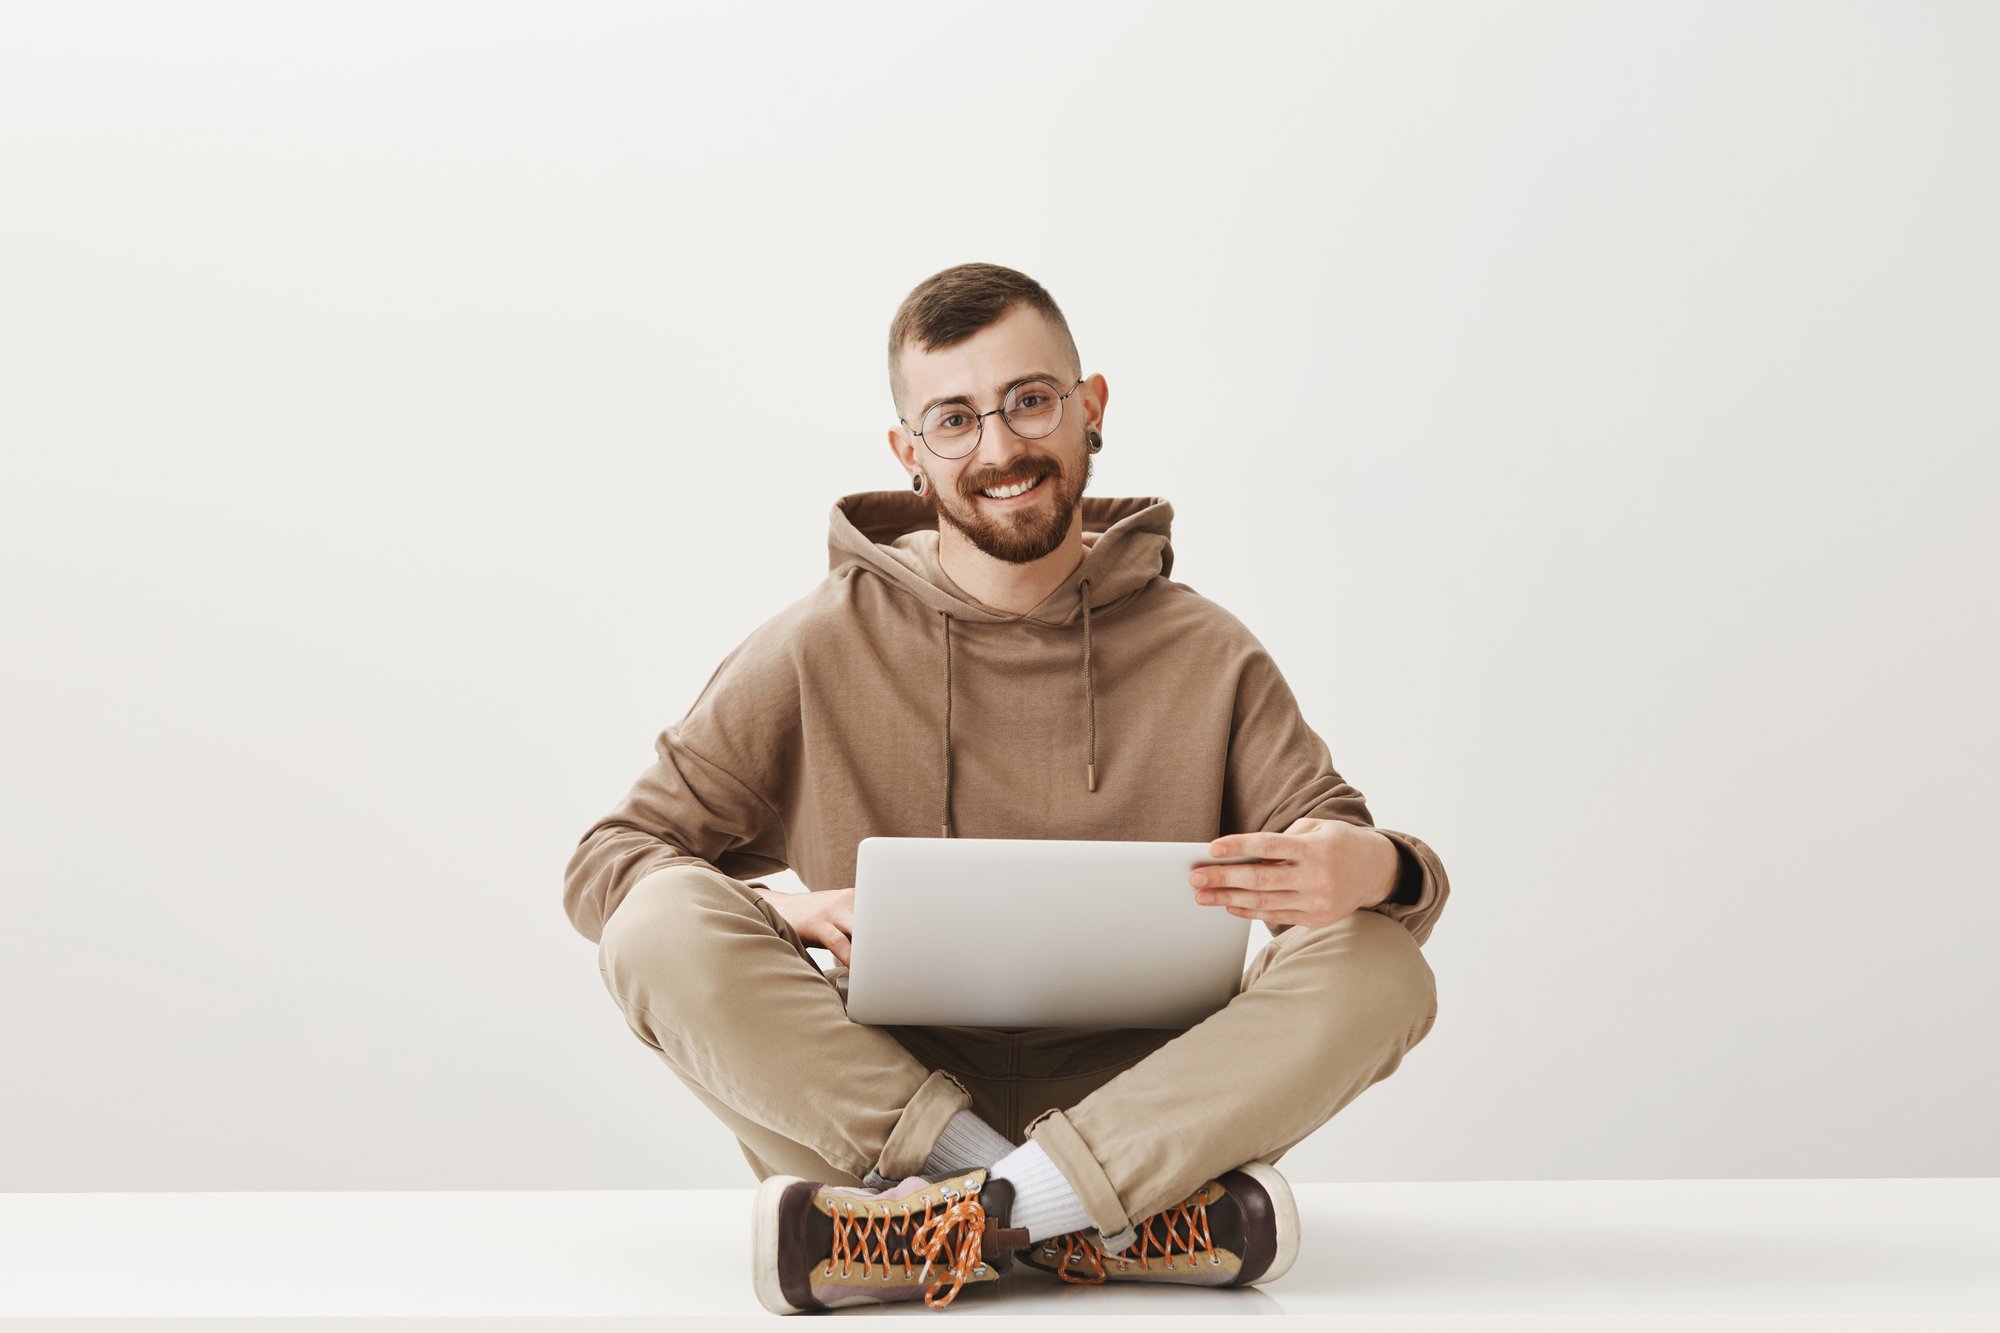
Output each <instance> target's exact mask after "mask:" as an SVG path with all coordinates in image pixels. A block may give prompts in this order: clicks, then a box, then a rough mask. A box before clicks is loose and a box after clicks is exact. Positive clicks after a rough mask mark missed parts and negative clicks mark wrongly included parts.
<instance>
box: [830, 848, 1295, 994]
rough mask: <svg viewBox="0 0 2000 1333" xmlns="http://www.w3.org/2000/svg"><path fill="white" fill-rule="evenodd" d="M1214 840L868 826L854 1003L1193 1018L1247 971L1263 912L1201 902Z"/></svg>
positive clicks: (852, 961)
mask: <svg viewBox="0 0 2000 1333" xmlns="http://www.w3.org/2000/svg"><path fill="white" fill-rule="evenodd" d="M1262 859H1263V858H1261V857H1255V856H1230V857H1216V856H1210V855H1209V854H1208V844H1207V843H1205V842H1096V841H1085V840H1077V839H1062V838H1047V839H1040V838H884V837H872V838H863V839H862V840H861V843H860V845H859V847H858V849H857V852H856V861H855V871H854V880H855V883H854V935H853V946H852V951H851V953H850V955H849V966H848V972H847V1013H848V1016H849V1017H850V1018H853V1019H854V1020H855V1021H856V1022H860V1023H873V1024H883V1023H888V1024H902V1025H915V1026H959V1027H1016V1028H1024V1027H1135V1028H1185V1027H1192V1026H1193V1025H1194V1024H1196V1023H1198V1022H1200V1021H1201V1020H1202V1019H1204V1018H1206V1017H1208V1015H1210V1014H1212V1013H1214V1012H1215V1011H1216V1010H1218V1009H1220V1008H1222V1007H1223V1006H1224V1005H1226V1004H1228V1003H1229V1001H1230V999H1231V998H1233V997H1234V996H1235V995H1236V993H1237V991H1238V989H1239V988H1240V987H1241V986H1242V982H1243V970H1244V962H1245V954H1246V953H1247V951H1248V947H1249V939H1250V919H1249V918H1248V917H1240V916H1232V915H1230V914H1229V913H1228V912H1227V911H1225V910H1224V909H1223V908H1221V907H1219V906H1213V905H1209V904H1203V903H1198V902H1196V901H1195V900H1194V890H1193V889H1192V888H1191V887H1189V885H1188V872H1189V871H1190V870H1192V869H1193V868H1194V867H1196V866H1198V865H1235V864H1241V863H1245V862H1256V861H1261V860H1262Z"/></svg>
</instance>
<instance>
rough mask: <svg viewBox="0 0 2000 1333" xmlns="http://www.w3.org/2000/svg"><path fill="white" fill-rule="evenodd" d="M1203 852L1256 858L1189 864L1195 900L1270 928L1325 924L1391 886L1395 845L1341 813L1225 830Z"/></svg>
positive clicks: (1379, 899)
mask: <svg viewBox="0 0 2000 1333" xmlns="http://www.w3.org/2000/svg"><path fill="white" fill-rule="evenodd" d="M1208 854H1209V855H1210V856H1260V857H1263V858H1264V864H1262V865H1240V866H1197V867H1196V868H1195V869H1194V871H1193V872H1192V873H1191V874H1190V875H1189V881H1188V882H1189V883H1190V884H1192V885H1194V886H1195V901H1196V902H1201V903H1217V904H1221V905H1222V906H1224V907H1226V908H1227V909H1228V911H1229V914H1230V915H1231V916H1247V917H1254V918H1256V919H1257V920H1259V921H1263V922H1266V923H1268V924H1270V925H1274V926H1330V925H1332V924H1333V923H1334V922H1336V921H1339V920H1341V919H1342V918H1343V917H1346V916H1349V915H1351V914H1353V913H1354V912H1356V911H1358V910H1359V909H1361V908H1364V907H1375V906H1378V905H1379V904H1381V903H1383V902H1385V901H1387V899H1388V897H1389V895H1390V894H1391V893H1393V892H1395V889H1396V871H1397V869H1398V865H1397V861H1398V857H1397V855H1396V844H1395V843H1393V842H1391V841H1390V840H1389V837H1388V835H1387V834H1385V833H1382V832H1381V831H1380V830H1378V829H1373V828H1368V827H1366V826H1364V825H1361V824H1350V823H1348V822H1347V821H1346V820H1344V819H1315V818H1312V817H1311V816H1307V817H1306V818H1304V819H1297V820H1293V821H1292V825H1291V827H1290V828H1287V829H1286V830H1285V831H1284V832H1283V833H1229V834H1224V835H1223V836H1222V837H1220V838H1217V839H1216V840H1215V841H1213V842H1211V843H1210V844H1209V845H1208Z"/></svg>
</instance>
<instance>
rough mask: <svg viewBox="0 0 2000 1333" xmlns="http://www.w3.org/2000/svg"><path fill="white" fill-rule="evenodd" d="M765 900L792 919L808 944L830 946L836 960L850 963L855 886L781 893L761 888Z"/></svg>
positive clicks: (791, 921) (794, 925)
mask: <svg viewBox="0 0 2000 1333" xmlns="http://www.w3.org/2000/svg"><path fill="white" fill-rule="evenodd" d="M758 892H759V893H760V894H762V895H763V898H764V901H765V902H767V903H769V904H771V906H772V907H774V908H776V909H777V911H778V915H779V916H781V917H783V918H785V920H786V921H789V922H790V923H791V926H792V929H793V930H796V931H797V932H798V933H799V938H800V939H802V940H804V941H805V942H806V943H807V944H817V945H818V946H819V947H820V948H822V949H830V950H832V951H833V956H834V959H835V961H836V962H838V963H839V964H840V965H841V966H842V967H846V966H848V965H849V964H848V956H847V955H848V950H849V941H850V940H851V939H852V938H853V935H854V890H853V889H851V888H847V889H815V890H812V891H810V892H807V893H779V892H778V891H777V890H776V889H759V890H758Z"/></svg>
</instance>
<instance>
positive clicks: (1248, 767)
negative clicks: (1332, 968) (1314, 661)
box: [1223, 641, 1451, 944]
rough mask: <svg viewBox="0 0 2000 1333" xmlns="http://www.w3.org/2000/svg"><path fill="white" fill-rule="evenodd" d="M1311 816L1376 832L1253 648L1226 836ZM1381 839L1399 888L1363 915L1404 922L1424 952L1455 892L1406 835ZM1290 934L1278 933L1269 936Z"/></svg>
mask: <svg viewBox="0 0 2000 1333" xmlns="http://www.w3.org/2000/svg"><path fill="white" fill-rule="evenodd" d="M1307 816H1311V817H1313V818H1317V819H1343V820H1346V821H1347V822H1348V823H1350V824H1359V825H1361V826H1362V827H1364V828H1375V820H1374V818H1373V816H1371V815H1370V814H1369V813H1368V804H1367V802H1366V800H1364V799H1363V797H1362V795H1361V793H1360V792H1359V791H1358V790H1356V789H1355V788H1354V787H1352V786H1350V785H1349V784H1348V782H1347V780H1346V779H1344V778H1342V777H1341V776H1340V774H1339V773H1337V772H1335V771H1334V767H1333V758H1332V755H1331V754H1330V753H1329V752H1328V750H1327V747H1326V742H1325V741H1323V740H1321V739H1320V737H1319V734H1318V733H1317V732H1315V731H1314V730H1313V729H1312V728H1311V727H1310V726H1308V725H1307V724H1306V720H1305V718H1304V716H1303V715H1302V714H1301V713H1300V712H1299V704H1298V699H1297V698H1296V697H1295V696H1294V695H1293V693H1292V689H1291V686H1290V685H1289V684H1288V683H1287V682H1286V680H1285V678H1284V675H1283V674H1282V673H1281V672H1280V671H1279V670H1278V665H1277V663H1276V662H1275V661H1273V660H1272V658H1271V655H1270V653H1268V652H1267V651H1265V649H1264V648H1263V646H1262V645H1261V644H1257V643H1255V642H1254V641H1253V642H1252V643H1251V645H1250V647H1249V649H1248V650H1247V655H1246V656H1245V658H1244V660H1243V665H1242V668H1241V670H1240V671H1239V672H1238V673H1237V677H1236V706H1235V715H1234V717H1233V718H1232V719H1231V725H1230V738H1229V766H1228V771H1227V774H1226V777H1225V780H1224V784H1223V819H1224V824H1225V827H1224V829H1223V832H1225V833H1239V832H1270V833H1282V832H1284V831H1285V830H1286V829H1287V828H1289V827H1291V825H1292V824H1293V823H1294V822H1295V821H1297V820H1299V819H1303V818H1306V817H1307ZM1377 831H1378V832H1380V833H1382V834H1384V835H1385V836H1387V837H1388V839H1389V840H1390V841H1391V842H1393V843H1395V844H1396V864H1397V875H1396V887H1395V889H1394V890H1392V891H1391V893H1390V895H1389V897H1388V899H1386V900H1385V901H1383V902H1381V903H1378V904H1377V905H1376V906H1374V907H1372V908H1365V909H1363V910H1365V911H1373V912H1380V913H1382V914H1383V915H1384V916H1388V917H1391V918H1393V919H1395V920H1397V921H1400V922H1402V923H1403V925H1404V927H1405V928H1407V929H1408V930H1409V932H1410V933H1411V934H1412V935H1414V936H1415V937H1416V940H1417V943H1418V944H1422V943H1423V942H1424V941H1425V940H1427V939H1428V938H1430V933H1431V928H1432V926H1433V925H1435V924H1436V922H1437V917H1438V914H1439V913H1440V912H1442V911H1443V910H1444V903H1445V898H1446V897H1447V896H1448V895H1449V894H1450V892H1451V884H1450V881H1449V880H1447V879H1446V878H1445V872H1444V864H1443V863H1442V862H1441V861H1439V860H1438V856H1437V853H1436V852H1433V851H1432V850H1431V849H1430V847H1429V846H1427V845H1426V844H1425V843H1424V842H1423V841H1422V840H1420V839H1418V838H1415V837H1413V836H1411V835H1410V834H1408V833H1401V832H1397V831H1396V830H1394V829H1378V830H1377ZM1288 929H1290V927H1288V926H1273V927H1271V933H1272V934H1274V935H1276V934H1278V933H1280V932H1282V931H1285V930H1288Z"/></svg>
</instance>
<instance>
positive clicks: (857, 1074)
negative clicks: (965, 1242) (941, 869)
mask: <svg viewBox="0 0 2000 1333" xmlns="http://www.w3.org/2000/svg"><path fill="white" fill-rule="evenodd" d="M598 972H599V974H600V975H601V976H602V978H603V981H604V985H605V989H606V990H608V991H609V992H610V993H611V996H612V998H613V999H614V1000H615V1001H616V1002H617V1004H618V1007H619V1009H620V1010H621V1011H622V1012H623V1013H624V1015H625V1020H626V1024H627V1025H628V1026H629V1027H630V1028H631V1029H632V1031H633V1033H634V1034H635V1035H636V1036H637V1037H638V1038H639V1039H640V1040H641V1041H643V1042H644V1043H645V1044H646V1045H647V1046H648V1047H650V1048H652V1050H653V1051H654V1052H655V1053H656V1054H657V1055H658V1056H659V1057H660V1058H661V1060H663V1061H664V1062H665V1063H666V1064H667V1066H668V1067H669V1068H671V1069H672V1070H673V1071H674V1073H675V1074H677V1075H678V1076H679V1077H680V1079H681V1081H682V1082H683V1083H684V1084H686V1085H687V1086H688V1088H689V1089H690V1090H691V1091H692V1092H693V1093H694V1094H695V1096H696V1097H697V1098H698V1099H700V1100H701V1102H702V1103H703V1104H704V1105H706V1106H707V1107H708V1108H709V1109H710V1110H711V1111H713V1112H714V1113H715V1114H716V1115H717V1117H718V1118H719V1119H721V1120H722V1121H723V1122H724V1124H726V1125H728V1126H729V1128H730V1130H731V1131H732V1132H733V1133H735V1134H736V1137H737V1140H738V1142H739V1143H740V1144H741V1145H742V1146H743V1148H744V1155H745V1160H746V1161H749V1162H750V1163H751V1166H752V1169H753V1170H756V1169H758V1165H759V1163H760V1162H761V1163H762V1164H763V1165H764V1166H766V1167H769V1168H771V1169H773V1170H776V1171H782V1172H784V1173H786V1174H793V1175H805V1176H812V1175H814V1174H816V1173H817V1174H818V1177H819V1178H820V1179H824V1180H827V1181H829V1182H832V1183H838V1184H856V1183H859V1182H860V1180H861V1178H862V1177H864V1176H866V1175H867V1174H868V1173H869V1172H871V1171H873V1172H876V1173H877V1174H879V1175H881V1176H884V1177H887V1178H889V1179H892V1180H899V1179H901V1178H902V1177H904V1176H908V1175H915V1174H918V1173H919V1172H920V1171H921V1170H922V1167H923V1164H924V1161H925V1159H927V1158H928V1157H929V1156H930V1151H931V1149H932V1147H934V1146H935V1145H936V1143H937V1137H938V1135H939V1134H940V1133H942V1132H943V1130H944V1126H945V1123H946V1122H947V1121H948V1120H950V1119H951V1117H952V1116H953V1115H954V1114H956V1113H957V1112H959V1111H961V1110H963V1109H965V1108H966V1107H968V1106H970V1105H971V1104H972V1099H971V1097H970V1096H969V1095H968V1094H967V1092H966V1090H965V1088H964V1087H963V1085H961V1084H960V1083H959V1082H958V1081H957V1080H956V1079H954V1078H953V1077H952V1076H951V1075H950V1074H949V1073H946V1072H945V1071H942V1070H932V1069H930V1068H928V1067H927V1066H926V1065H925V1064H924V1063H923V1062H922V1061H921V1060H919V1059H918V1058H917V1057H916V1056H914V1055H912V1054H911V1053H910V1051H909V1050H908V1049H907V1048H906V1047H904V1046H903V1045H902V1044H901V1043H899V1042H898V1041H896V1040H895V1039H894V1038H893V1037H891V1036H890V1035H889V1034H887V1033H886V1032H883V1031H881V1030H880V1029H878V1028H873V1027H869V1026H868V1025H866V1024H862V1023H856V1022H854V1021H853V1020H852V1019H850V1018H848V1016H847V1010H846V1007H845V1006H844V1005H843V1004H842V1002H841V998H840V992H839V991H838V990H837V989H836V988H835V987H834V984H833V983H832V982H831V981H830V980H828V979H827V977H826V975H825V974H824V973H823V972H821V971H820V970H819V967H818V965H817V964H816V963H814V962H813V960H812V957H811V955H810V954H808V953H807V952H806V945H805V943H804V942H803V941H802V940H801V939H800V938H799V936H798V933H797V932H796V931H794V930H793V929H792V928H791V925H790V923H788V922H787V921H785V919H784V918H783V917H782V916H780V915H778V913H777V911H776V909H774V908H772V907H771V906H770V905H769V904H767V903H765V902H764V901H763V899H762V898H761V897H759V896H758V894H757V893H756V891H755V890H754V889H751V888H749V887H747V886H745V885H743V884H740V883H738V882H737V881H735V880H733V879H730V878H729V877H728V876H726V875H722V874H719V873H717V872H714V871H711V870H707V869H704V868H703V867H700V866H674V867H670V868H668V869H666V870H662V871H658V872H655V873H654V874H652V875H650V876H648V877H647V878H646V879H645V880H643V881H641V882H640V883H639V884H638V885H636V886H634V887H633V889H632V891H631V892H630V893H629V894H627V895H626V897H625V900H624V901H623V902H621V903H620V904H619V905H618V909H617V910H616V911H615V912H613V913H612V914H611V919H610V920H609V921H607V922H606V923H605V926H604V931H603V934H602V936H601V937H600V942H599V947H598ZM794 1166H796V1167H798V1168H800V1169H797V1170H793V1169H792V1168H793V1167H794Z"/></svg>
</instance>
